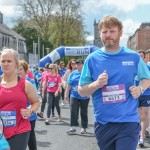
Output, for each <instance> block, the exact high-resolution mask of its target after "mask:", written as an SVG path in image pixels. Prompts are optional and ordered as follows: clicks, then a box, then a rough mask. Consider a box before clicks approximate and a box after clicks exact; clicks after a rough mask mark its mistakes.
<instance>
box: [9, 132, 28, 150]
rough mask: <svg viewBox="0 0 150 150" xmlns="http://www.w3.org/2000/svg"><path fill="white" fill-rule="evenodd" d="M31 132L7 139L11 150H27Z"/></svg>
mask: <svg viewBox="0 0 150 150" xmlns="http://www.w3.org/2000/svg"><path fill="white" fill-rule="evenodd" d="M29 136H30V132H25V133H21V134H17V135H15V136H13V137H12V138H9V139H7V141H8V143H9V145H10V148H11V150H26V148H27V145H28V141H29Z"/></svg>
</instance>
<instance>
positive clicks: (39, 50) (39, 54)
mask: <svg viewBox="0 0 150 150" xmlns="http://www.w3.org/2000/svg"><path fill="white" fill-rule="evenodd" d="M40 58H41V57H40V36H38V62H39V60H40Z"/></svg>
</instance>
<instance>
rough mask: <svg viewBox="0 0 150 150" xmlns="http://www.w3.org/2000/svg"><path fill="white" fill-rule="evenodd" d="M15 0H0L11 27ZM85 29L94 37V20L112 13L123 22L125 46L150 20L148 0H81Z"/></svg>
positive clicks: (5, 19) (6, 21)
mask: <svg viewBox="0 0 150 150" xmlns="http://www.w3.org/2000/svg"><path fill="white" fill-rule="evenodd" d="M16 1H17V0H0V11H1V12H2V13H3V18H4V24H6V25H7V26H9V27H12V26H13V24H14V20H13V18H15V16H16V15H17V13H16ZM82 1H83V2H82V6H83V10H84V13H85V15H84V24H85V30H86V31H88V32H90V35H89V36H88V37H87V39H88V40H90V41H92V40H93V38H94V35H93V33H94V26H93V24H94V20H96V22H99V21H100V20H101V19H102V18H103V17H104V16H107V15H113V16H115V17H117V18H118V19H119V20H120V21H122V23H123V26H124V28H123V36H122V38H121V45H123V46H126V45H127V40H128V37H129V36H131V35H133V34H134V32H135V31H136V30H137V29H138V28H139V27H140V25H141V23H144V22H150V15H149V14H150V0H82Z"/></svg>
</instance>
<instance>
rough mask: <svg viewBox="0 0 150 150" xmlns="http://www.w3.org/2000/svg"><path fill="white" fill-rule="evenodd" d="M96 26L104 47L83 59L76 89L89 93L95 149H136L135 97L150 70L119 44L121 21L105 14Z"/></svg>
mask: <svg viewBox="0 0 150 150" xmlns="http://www.w3.org/2000/svg"><path fill="white" fill-rule="evenodd" d="M98 28H99V33H100V38H101V40H102V42H103V44H104V47H103V48H101V49H99V50H97V51H95V52H93V53H92V54H90V55H89V56H88V57H87V59H86V60H85V63H84V66H83V70H82V73H81V77H80V81H79V87H78V91H79V94H80V95H82V96H89V95H92V101H93V106H94V116H95V135H96V139H97V143H98V146H99V148H100V149H101V150H136V146H137V143H138V137H139V132H140V119H139V116H138V109H137V108H138V100H137V98H138V97H139V96H140V95H141V94H142V93H143V91H144V90H146V89H147V88H148V87H149V86H150V72H149V70H148V68H147V66H146V64H145V63H144V61H143V60H142V58H141V57H140V56H139V55H138V54H137V53H136V52H134V51H132V50H130V49H127V48H124V47H121V46H120V45H119V42H120V37H121V36H122V29H123V25H122V23H121V21H119V20H118V19H117V18H115V17H113V16H106V17H104V18H103V19H102V20H101V21H100V23H99V25H98ZM136 76H137V77H138V80H140V85H138V86H135V81H134V79H135V77H136Z"/></svg>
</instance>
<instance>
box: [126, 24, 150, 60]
mask: <svg viewBox="0 0 150 150" xmlns="http://www.w3.org/2000/svg"><path fill="white" fill-rule="evenodd" d="M127 46H128V48H130V49H132V50H135V51H136V50H144V51H145V52H146V58H147V61H149V62H150V23H142V24H141V25H140V27H139V28H138V29H137V30H136V31H135V33H134V34H133V35H132V36H130V37H129V39H128V42H127Z"/></svg>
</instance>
